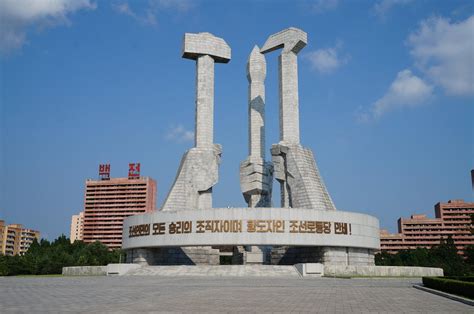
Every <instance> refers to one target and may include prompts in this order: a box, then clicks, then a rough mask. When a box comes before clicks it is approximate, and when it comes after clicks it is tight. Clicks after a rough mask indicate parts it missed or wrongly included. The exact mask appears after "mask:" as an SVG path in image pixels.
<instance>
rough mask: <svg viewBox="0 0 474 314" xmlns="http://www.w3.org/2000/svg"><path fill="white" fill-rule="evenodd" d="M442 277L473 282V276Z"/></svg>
mask: <svg viewBox="0 0 474 314" xmlns="http://www.w3.org/2000/svg"><path fill="white" fill-rule="evenodd" d="M443 278H444V279H453V280H459V281H469V282H474V276H446V277H443Z"/></svg>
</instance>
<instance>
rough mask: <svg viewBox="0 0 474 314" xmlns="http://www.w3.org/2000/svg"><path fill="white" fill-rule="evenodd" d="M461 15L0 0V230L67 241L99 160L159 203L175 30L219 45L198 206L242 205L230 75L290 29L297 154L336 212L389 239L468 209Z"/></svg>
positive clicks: (242, 148)
mask: <svg viewBox="0 0 474 314" xmlns="http://www.w3.org/2000/svg"><path fill="white" fill-rule="evenodd" d="M473 14H474V11H473V5H472V2H470V1H457V0H454V1H424V0H418V1H410V0H380V1H373V2H372V1H342V0H341V1H337V0H319V1H318V0H314V1H253V2H251V1H210V0H208V1H205V0H202V1H172V0H156V1H154V0H150V1H128V2H127V1H92V0H69V1H65V0H56V1H52V0H44V1H33V0H23V1H13V0H0V21H1V22H0V53H1V56H0V62H1V64H0V66H1V68H0V81H1V85H0V93H1V94H0V140H1V142H0V145H1V146H0V163H1V164H0V166H1V168H0V178H1V182H0V184H1V195H0V219H2V218H3V219H5V220H6V221H7V222H8V223H22V224H24V225H26V226H28V227H30V228H35V229H38V230H40V231H41V232H42V233H43V236H45V237H48V238H49V239H53V238H55V237H56V236H58V235H59V234H61V233H65V234H67V235H68V234H69V224H70V218H71V215H72V214H75V213H77V212H79V211H81V210H82V207H83V201H84V199H83V198H84V185H85V180H86V179H87V178H96V177H97V171H98V165H99V164H100V163H110V164H111V171H112V176H113V177H120V176H125V175H126V174H127V170H128V163H129V162H141V165H142V169H141V170H142V175H146V176H151V177H153V178H155V179H156V180H157V181H158V204H159V205H161V203H162V202H163V200H164V198H165V196H166V194H167V193H168V190H169V188H170V185H171V183H172V181H173V179H174V176H175V174H176V170H177V168H178V164H179V161H180V159H181V156H182V154H183V153H184V152H185V150H186V149H189V148H190V147H192V145H193V142H192V140H190V139H192V132H193V131H194V97H195V90H194V84H195V65H194V62H192V61H190V60H186V59H182V58H181V55H180V54H181V44H182V37H183V34H184V33H185V32H204V31H207V32H211V33H213V34H214V35H216V36H219V37H222V38H224V39H225V40H226V41H227V43H228V44H229V45H230V47H231V48H232V60H231V61H230V63H228V64H217V65H216V77H215V78H216V80H215V116H214V120H215V124H214V127H215V129H214V130H215V142H216V143H219V144H221V145H222V146H223V156H222V163H221V166H220V179H219V183H218V184H217V185H216V186H215V188H214V205H215V207H226V206H234V207H237V206H244V204H245V202H244V200H243V197H242V195H241V192H240V186H239V163H240V161H242V160H244V159H245V158H246V156H247V153H248V152H247V79H246V72H245V66H246V60H247V57H248V54H249V53H250V51H251V50H252V47H253V46H254V45H255V44H257V45H260V46H261V45H262V44H263V43H264V42H265V40H266V39H267V37H268V36H269V35H271V34H273V33H275V32H277V31H280V30H282V29H284V28H287V27H289V26H295V27H298V28H301V29H303V30H304V31H306V32H307V33H308V45H307V46H306V47H305V48H304V49H303V50H302V51H301V52H300V54H299V97H300V124H301V125H300V127H301V141H302V144H303V145H304V146H307V147H309V148H311V149H312V150H313V152H314V154H315V156H316V159H317V163H318V166H319V168H320V172H321V174H322V176H323V178H324V180H325V183H326V185H327V187H328V190H329V193H330V194H331V196H332V198H333V200H334V202H335V204H336V207H337V208H338V209H340V210H347V211H358V212H364V213H368V214H372V215H375V216H376V217H378V218H379V219H380V224H381V227H385V228H388V229H389V230H390V231H395V230H396V219H397V218H398V217H400V216H404V217H406V216H409V215H410V214H412V213H426V214H428V215H430V216H433V215H434V211H433V205H434V204H435V203H437V202H439V201H447V200H449V199H459V198H461V199H465V200H471V201H472V200H473V193H472V190H471V186H470V174H469V172H470V169H472V168H474V144H473V143H474V127H473V125H474V124H473V120H474V79H473V75H474V74H473V73H474V61H473V55H474V52H473V41H474V15H473ZM277 56H278V53H277V52H274V53H271V54H267V55H266V58H267V66H268V69H267V80H266V94H267V97H266V98H267V99H266V100H267V104H266V112H267V116H266V126H267V139H266V143H267V146H268V147H267V148H268V149H269V147H270V146H271V144H272V143H276V142H278V81H277V79H278V77H277V76H278V70H277ZM267 155H268V154H267ZM274 187H275V192H277V191H278V190H277V189H276V184H275V185H274ZM275 194H276V193H275ZM273 198H274V203H275V205H278V195H274V197H273Z"/></svg>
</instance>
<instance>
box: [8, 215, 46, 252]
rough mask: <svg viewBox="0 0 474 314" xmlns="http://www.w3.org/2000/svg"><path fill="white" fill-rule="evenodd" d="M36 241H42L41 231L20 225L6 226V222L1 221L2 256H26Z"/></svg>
mask: <svg viewBox="0 0 474 314" xmlns="http://www.w3.org/2000/svg"><path fill="white" fill-rule="evenodd" d="M34 239H37V240H39V239H40V232H39V231H36V230H32V229H27V228H23V226H22V225H19V224H11V225H5V221H4V220H0V254H3V255H9V256H13V255H24V254H25V253H26V251H28V249H29V248H30V245H31V243H33V241H34Z"/></svg>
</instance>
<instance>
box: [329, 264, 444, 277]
mask: <svg viewBox="0 0 474 314" xmlns="http://www.w3.org/2000/svg"><path fill="white" fill-rule="evenodd" d="M324 275H325V276H373V277H423V276H443V269H442V268H432V267H411V266H410V267H406V266H350V265H349V266H341V265H324Z"/></svg>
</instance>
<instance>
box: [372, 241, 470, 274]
mask: <svg viewBox="0 0 474 314" xmlns="http://www.w3.org/2000/svg"><path fill="white" fill-rule="evenodd" d="M375 264H376V265H380V266H421V267H438V268H443V270H444V275H445V276H474V246H472V245H470V246H468V247H467V249H466V250H465V258H463V257H462V256H460V255H459V254H457V248H456V246H455V245H454V241H453V239H452V238H451V237H449V238H448V239H447V240H445V241H442V242H441V243H440V244H439V245H437V246H434V247H432V248H431V249H425V248H417V249H414V250H403V251H400V252H398V253H397V254H389V253H387V252H382V253H379V254H377V255H375Z"/></svg>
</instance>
